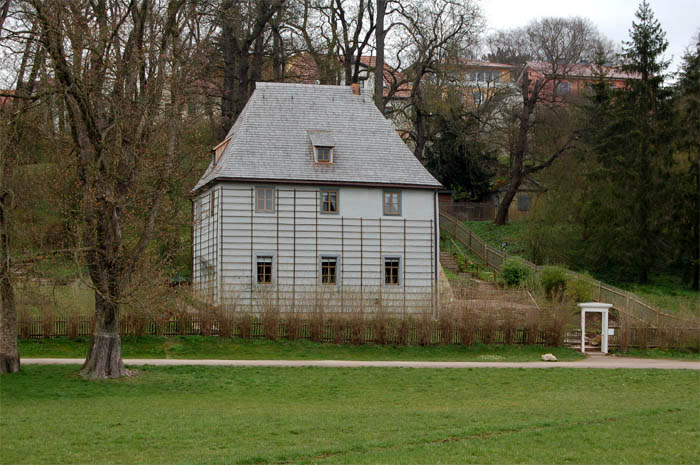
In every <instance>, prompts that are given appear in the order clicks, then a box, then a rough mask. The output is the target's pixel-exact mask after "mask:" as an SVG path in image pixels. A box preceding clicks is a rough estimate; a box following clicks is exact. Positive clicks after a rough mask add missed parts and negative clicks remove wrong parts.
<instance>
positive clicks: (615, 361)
mask: <svg viewBox="0 0 700 465" xmlns="http://www.w3.org/2000/svg"><path fill="white" fill-rule="evenodd" d="M84 361H85V360H84V359H82V358H23V359H22V363H23V364H25V365H77V364H82V363H83V362H84ZM124 364H125V365H131V366H138V365H154V366H186V365H199V366H236V367H243V366H247V367H345V368H357V367H399V368H642V369H645V368H657V369H662V370H700V361H697V362H696V361H685V360H667V359H648V358H631V357H612V356H602V355H589V356H588V358H586V359H585V360H580V361H577V362H399V361H350V360H176V359H124Z"/></svg>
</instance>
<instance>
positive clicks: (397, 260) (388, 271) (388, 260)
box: [384, 257, 401, 285]
mask: <svg viewBox="0 0 700 465" xmlns="http://www.w3.org/2000/svg"><path fill="white" fill-rule="evenodd" d="M400 275H401V257H384V284H387V285H398V284H400V279H399V276H400Z"/></svg>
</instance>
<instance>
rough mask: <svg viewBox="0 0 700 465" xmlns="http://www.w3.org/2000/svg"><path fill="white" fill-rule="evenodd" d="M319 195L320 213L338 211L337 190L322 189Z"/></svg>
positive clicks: (335, 212) (334, 212)
mask: <svg viewBox="0 0 700 465" xmlns="http://www.w3.org/2000/svg"><path fill="white" fill-rule="evenodd" d="M320 195H321V213H324V214H331V215H333V214H337V213H338V191H337V190H333V189H323V190H321V191H320Z"/></svg>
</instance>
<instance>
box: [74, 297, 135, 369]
mask: <svg viewBox="0 0 700 465" xmlns="http://www.w3.org/2000/svg"><path fill="white" fill-rule="evenodd" d="M105 292H108V291H106V290H105ZM95 317H96V318H95V329H94V332H93V335H92V341H91V343H90V352H89V353H88V356H87V359H86V360H85V364H84V365H83V367H82V368H81V370H80V375H81V376H82V377H83V378H86V379H104V378H120V377H122V376H128V375H129V370H127V369H126V368H124V362H123V361H122V350H121V338H120V337H119V305H118V304H117V303H115V302H110V301H107V300H106V299H104V298H103V297H102V293H100V292H98V290H96V291H95Z"/></svg>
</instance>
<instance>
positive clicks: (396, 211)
mask: <svg viewBox="0 0 700 465" xmlns="http://www.w3.org/2000/svg"><path fill="white" fill-rule="evenodd" d="M384 214H385V215H400V214H401V191H384Z"/></svg>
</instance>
